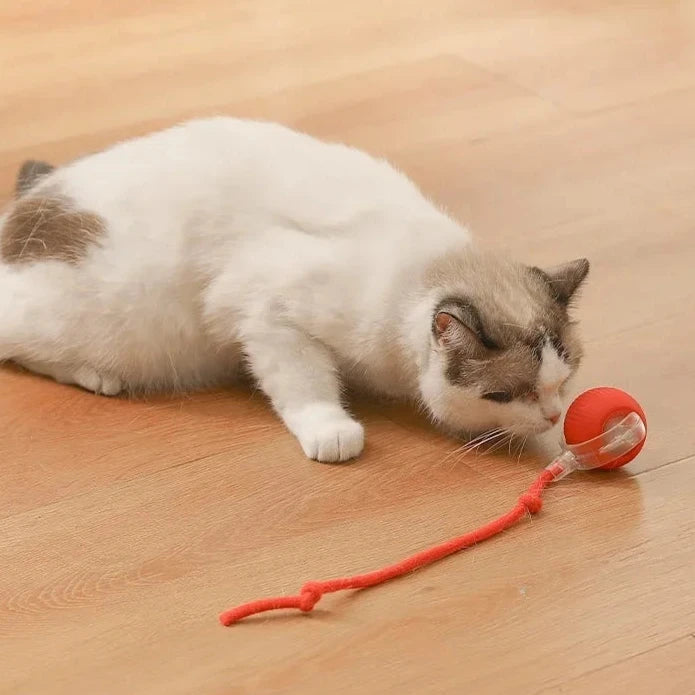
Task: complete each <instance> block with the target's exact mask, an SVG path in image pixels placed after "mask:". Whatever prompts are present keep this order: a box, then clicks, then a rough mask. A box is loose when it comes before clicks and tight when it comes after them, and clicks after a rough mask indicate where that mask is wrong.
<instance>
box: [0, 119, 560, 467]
mask: <svg viewBox="0 0 695 695" xmlns="http://www.w3.org/2000/svg"><path fill="white" fill-rule="evenodd" d="M45 185H51V186H56V185H57V186H59V188H60V190H61V191H62V192H63V193H64V194H65V195H67V196H69V197H70V198H71V199H72V200H73V201H74V203H75V205H77V206H78V207H80V208H83V209H85V210H89V211H93V212H95V213H97V214H98V215H99V216H101V217H102V218H103V220H104V221H105V223H106V227H107V230H108V232H107V235H106V237H105V238H104V239H102V240H101V243H100V244H99V245H95V246H93V247H92V248H91V250H90V252H89V255H88V257H87V258H86V259H84V260H83V261H82V262H81V263H79V264H78V265H76V266H75V265H70V264H68V263H64V262H58V261H42V262H36V263H33V264H27V265H6V264H0V326H1V328H0V359H3V358H4V359H16V360H17V361H19V362H21V363H23V364H25V365H27V366H28V367H29V368H31V369H34V370H35V371H38V372H41V373H45V374H49V375H51V376H54V377H55V378H56V379H58V380H60V381H67V382H72V383H76V384H78V385H80V386H83V387H85V388H88V389H90V390H93V391H96V392H101V393H105V394H113V393H116V392H117V391H119V390H120V389H121V387H123V388H125V389H128V390H148V389H172V388H176V389H191V388H197V387H202V386H207V385H215V384H220V383H223V382H225V381H228V380H231V379H234V378H235V376H236V375H237V372H238V368H239V363H240V359H241V357H242V354H244V355H245V356H246V358H247V359H248V363H249V365H250V367H251V370H252V371H253V373H254V375H255V377H256V378H257V379H258V381H259V383H260V385H261V387H262V388H263V390H264V391H265V393H266V394H267V395H268V396H269V397H270V399H271V400H272V402H273V405H274V407H275V409H276V410H277V412H278V413H279V414H280V416H281V417H282V418H283V420H284V421H285V423H286V424H287V426H288V428H289V429H290V430H291V431H292V432H293V433H294V434H295V435H296V436H297V438H298V439H299V441H300V443H301V445H302V447H303V449H304V451H305V452H306V454H307V455H308V456H310V457H312V458H317V459H319V460H325V461H334V460H345V459H347V458H351V457H353V456H356V455H358V454H359V453H360V451H361V450H362V447H363V440H364V434H363V430H362V427H361V426H360V425H359V424H358V423H356V422H355V421H354V420H353V419H352V418H351V417H350V416H349V415H348V414H347V413H346V411H345V410H344V408H343V406H342V405H341V397H340V396H341V379H340V378H342V380H344V381H347V382H349V383H353V384H356V385H359V386H362V387H366V388H369V389H371V390H372V391H375V392H377V393H380V394H386V395H388V396H394V397H412V398H421V399H423V400H424V402H425V403H426V404H427V405H428V407H429V408H430V410H431V412H432V413H433V415H434V416H435V418H437V419H440V420H442V421H444V422H445V423H446V424H448V425H451V426H456V427H458V426H461V427H465V428H467V429H473V428H477V427H479V426H480V427H483V426H489V425H491V424H497V422H498V421H500V419H506V420H508V421H509V422H508V423H507V424H518V423H521V425H520V428H521V429H532V430H538V429H542V428H543V422H544V417H543V416H544V414H547V413H548V412H550V411H552V412H554V411H555V408H556V402H555V398H556V396H557V386H558V385H559V384H560V383H561V381H562V380H563V374H564V372H563V369H562V367H561V365H560V366H559V365H558V359H557V355H556V356H555V357H553V356H552V355H550V354H549V353H548V354H546V352H545V351H544V357H543V360H544V361H543V369H542V370H541V374H542V377H541V382H542V385H546V386H547V387H548V389H549V390H548V399H547V402H545V401H544V403H543V409H542V411H541V410H540V409H539V408H538V407H537V406H526V405H523V404H521V405H520V404H516V405H515V404H510V405H509V406H500V405H498V404H493V403H487V402H483V401H481V400H480V399H479V394H477V393H468V392H467V391H466V390H465V389H459V388H455V387H453V386H451V384H448V383H447V382H446V380H445V379H444V377H443V375H442V368H441V363H440V360H439V357H438V355H437V350H436V346H435V345H434V343H433V340H432V334H431V330H430V326H431V315H432V311H433V308H434V306H435V303H436V302H437V300H438V293H437V292H435V291H431V290H428V289H425V285H424V284H423V279H422V278H423V273H424V271H425V270H426V268H427V267H428V266H429V264H430V263H431V262H433V261H435V260H436V259H438V258H441V257H444V256H447V255H456V254H459V255H461V254H466V253H468V251H469V244H470V238H469V234H468V232H467V231H466V230H464V229H463V228H461V227H460V226H459V225H458V224H457V223H455V222H454V221H452V220H451V219H450V218H449V217H447V216H446V215H445V214H444V213H442V212H441V211H439V210H438V209H436V208H435V207H434V206H433V205H431V204H430V203H429V202H428V201H427V200H426V199H425V198H424V197H423V196H422V195H421V193H420V192H419V191H418V189H417V188H416V187H415V186H414V185H413V184H412V183H411V182H410V181H409V180H408V179H407V178H406V177H405V176H403V175H402V174H400V173H399V172H397V171H396V170H395V169H393V168H392V167H391V166H390V165H388V164H387V163H385V162H383V161H378V160H375V159H373V158H371V157H369V156H368V155H366V154H364V153H361V152H359V151H357V150H354V149H351V148H348V147H345V146H342V145H332V144H325V143H321V142H319V141H317V140H314V139H313V138H311V137H308V136H306V135H303V134H299V133H296V132H293V131H291V130H288V129H286V128H284V127H282V126H279V125H274V124H270V123H258V122H249V121H242V120H234V119H230V118H213V119H206V120H198V121H192V122H189V123H187V124H184V125H181V126H178V127H175V128H171V129H169V130H165V131H162V132H159V133H155V134H153V135H150V136H148V137H145V138H139V139H135V140H131V141H128V142H125V143H122V144H119V145H116V146H114V147H112V148H111V149H108V150H106V151H104V152H101V153H99V154H95V155H92V156H90V157H86V158H84V159H81V160H78V161H76V162H74V163H72V164H70V165H68V166H66V167H63V168H61V169H58V170H56V171H55V172H54V173H53V174H50V175H49V176H48V177H47V179H46V180H45V181H44V182H43V183H41V184H39V185H38V188H40V187H41V186H45ZM1 224H2V218H0V225H1ZM560 362H561V360H560ZM339 377H340V378H339ZM544 387H545V386H544ZM551 387H552V388H551ZM553 389H554V390H553ZM513 408H516V409H517V411H518V412H516V411H514V410H513ZM501 412H504V413H511V414H509V415H505V416H504V418H501V416H500V413H501ZM545 426H547V423H545Z"/></svg>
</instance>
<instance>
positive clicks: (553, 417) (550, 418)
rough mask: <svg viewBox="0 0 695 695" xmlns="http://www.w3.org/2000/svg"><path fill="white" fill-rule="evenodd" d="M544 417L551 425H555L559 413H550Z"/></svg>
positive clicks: (558, 419) (558, 420)
mask: <svg viewBox="0 0 695 695" xmlns="http://www.w3.org/2000/svg"><path fill="white" fill-rule="evenodd" d="M545 419H546V420H547V421H548V422H550V423H551V424H553V425H557V423H558V422H560V413H553V414H552V415H546V416H545Z"/></svg>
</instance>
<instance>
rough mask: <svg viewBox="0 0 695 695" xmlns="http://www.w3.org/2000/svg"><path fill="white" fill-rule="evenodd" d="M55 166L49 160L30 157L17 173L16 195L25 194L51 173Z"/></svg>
mask: <svg viewBox="0 0 695 695" xmlns="http://www.w3.org/2000/svg"><path fill="white" fill-rule="evenodd" d="M54 169H55V167H54V166H53V165H51V164H49V163H48V162H39V161H37V160H35V159H29V160H27V161H26V162H24V164H22V166H21V167H20V168H19V173H18V174H17V183H16V184H15V196H16V197H17V198H19V197H21V196H23V195H24V194H25V193H27V192H28V191H29V190H30V189H31V188H33V187H34V184H36V183H38V182H39V180H40V179H42V178H43V177H44V176H46V175H47V174H50V173H51V172H52V171H53V170H54Z"/></svg>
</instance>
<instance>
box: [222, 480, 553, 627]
mask: <svg viewBox="0 0 695 695" xmlns="http://www.w3.org/2000/svg"><path fill="white" fill-rule="evenodd" d="M557 473H558V471H557V470H555V469H553V470H548V469H545V470H544V471H543V472H542V473H541V474H540V475H539V476H538V478H536V480H535V481H534V482H533V484H532V485H531V486H530V487H529V488H528V490H527V491H526V492H525V493H524V494H523V495H521V497H519V500H518V501H517V503H516V505H514V507H513V508H512V509H510V510H509V511H508V512H507V513H506V514H503V515H502V516H500V517H498V518H497V519H495V520H494V521H491V522H489V523H487V524H485V525H484V526H481V527H480V528H478V529H475V531H470V532H469V533H466V534H464V535H463V536H458V537H457V538H452V539H451V540H448V541H446V542H444V543H441V544H440V545H436V546H434V547H433V548H428V549H427V550H422V551H420V552H419V553H415V555H411V556H410V557H408V558H406V559H405V560H401V561H400V562H396V563H395V564H393V565H389V566H387V567H382V568H381V569H378V570H374V571H373V572H367V573H366V574H357V575H354V576H352V577H339V578H337V579H328V580H326V581H322V582H306V584H304V586H302V588H301V590H300V592H299V594H297V595H295V596H278V597H276V598H263V599H259V600H258V601H250V602H249V603H244V604H242V605H240V606H237V607H236V608H231V609H230V610H228V611H225V612H224V613H222V614H221V615H220V622H221V623H222V624H223V625H232V624H233V623H236V622H238V621H239V620H242V619H243V618H247V617H248V616H250V615H255V614H256V613H264V612H265V611H273V610H278V609H280V608H296V609H298V610H300V611H304V612H305V613H308V612H309V611H310V610H312V609H313V607H314V606H315V605H316V604H317V603H318V602H319V601H320V600H321V597H322V596H323V595H324V594H330V593H332V592H334V591H344V590H346V589H365V588H366V587H368V586H375V585H376V584H382V583H383V582H387V581H389V580H390V579H395V578H396V577H400V576H402V575H404V574H407V573H408V572H412V571H413V570H416V569H419V568H420V567H425V566H426V565H431V564H432V563H433V562H437V561H438V560H441V559H442V558H444V557H446V556H447V555H451V554H452V553H456V552H458V551H459V550H463V549H464V548H468V547H469V546H471V545H473V544H475V543H480V542H481V541H484V540H486V539H488V538H491V537H492V536H496V535H497V534H498V533H500V532H501V531H504V530H505V529H508V528H510V527H511V526H513V525H514V524H516V523H517V522H518V521H519V520H520V519H521V518H522V517H523V516H524V515H525V514H526V513H527V512H528V513H530V514H535V513H536V512H538V511H540V509H541V507H542V506H543V501H542V500H541V494H542V493H543V490H544V489H545V488H546V487H547V485H548V484H549V483H551V482H552V481H553V480H554V479H555V476H556V475H557Z"/></svg>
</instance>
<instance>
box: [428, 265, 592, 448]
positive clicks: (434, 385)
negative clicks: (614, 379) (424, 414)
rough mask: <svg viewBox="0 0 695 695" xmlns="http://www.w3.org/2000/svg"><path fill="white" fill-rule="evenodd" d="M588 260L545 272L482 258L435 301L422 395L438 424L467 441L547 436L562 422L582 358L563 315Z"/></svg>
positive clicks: (567, 317)
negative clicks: (500, 433) (481, 436)
mask: <svg viewBox="0 0 695 695" xmlns="http://www.w3.org/2000/svg"><path fill="white" fill-rule="evenodd" d="M588 271H589V263H588V261H586V260H585V259H581V260H577V261H573V262H571V263H567V264H565V265H563V266H560V267H558V268H554V269H552V270H549V271H542V270H540V269H538V268H529V267H526V266H522V265H515V264H510V263H504V262H499V261H492V260H490V259H486V260H484V261H483V262H479V263H478V265H477V266H476V267H475V268H470V267H469V268H467V269H466V278H467V279H466V282H465V283H459V285H458V287H457V291H455V292H454V293H452V294H448V295H447V296H445V297H443V298H441V299H440V300H439V301H438V302H437V304H436V307H435V310H434V312H433V315H432V329H431V330H432V335H431V354H430V360H429V364H428V368H427V370H426V371H425V372H424V374H423V375H422V379H421V384H420V386H421V392H422V395H423V399H424V401H425V404H426V405H427V407H428V408H429V410H430V411H431V413H432V415H433V416H434V418H435V419H436V420H437V421H439V422H441V423H442V424H443V425H444V426H445V427H447V428H450V429H453V430H456V431H465V432H470V433H473V432H481V431H485V430H489V429H493V428H498V427H499V428H505V429H507V430H508V431H510V432H513V433H514V434H519V435H526V434H534V433H540V432H544V431H545V430H547V429H549V428H551V427H552V426H553V425H554V424H556V423H557V422H558V420H559V419H560V415H561V411H562V397H563V395H564V390H565V386H566V384H567V381H568V380H569V378H570V377H571V376H572V374H573V373H574V372H575V371H576V369H577V367H578V366H579V362H580V360H581V357H582V350H581V345H580V342H579V339H578V336H577V331H576V326H575V324H574V323H573V322H572V321H571V320H570V318H569V314H568V309H569V304H570V302H571V300H572V297H573V296H574V295H575V292H576V291H577V289H578V287H579V286H580V285H581V283H582V282H583V280H584V278H585V277H586V275H587V273H588Z"/></svg>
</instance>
